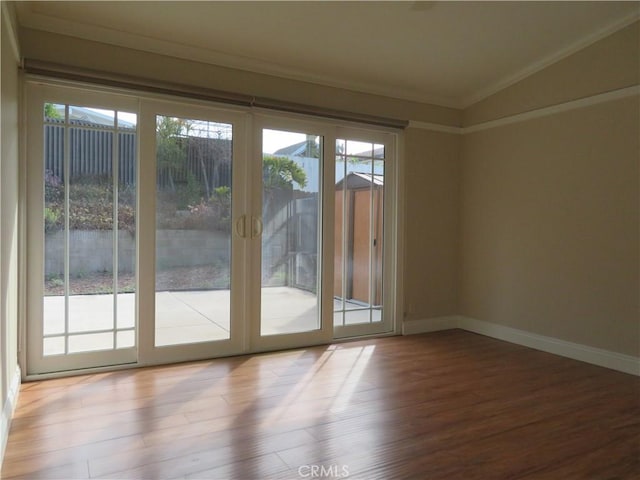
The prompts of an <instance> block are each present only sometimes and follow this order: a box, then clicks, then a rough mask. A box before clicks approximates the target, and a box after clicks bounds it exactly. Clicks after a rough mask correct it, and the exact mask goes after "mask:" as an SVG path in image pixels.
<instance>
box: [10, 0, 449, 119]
mask: <svg viewBox="0 0 640 480" xmlns="http://www.w3.org/2000/svg"><path fill="white" fill-rule="evenodd" d="M19 16H20V24H21V25H22V26H23V27H25V28H30V29H33V30H40V31H45V32H49V33H55V34H58V35H65V36H69V37H74V38H81V39H85V40H90V41H94V42H99V43H106V44H109V45H115V46H118V47H123V48H129V49H133V50H139V51H145V52H149V53H154V54H158V55H165V56H170V57H176V58H180V59H184V60H191V61H195V62H199V63H204V64H210V65H216V66H220V67H224V68H232V69H236V70H243V71H248V72H252V73H258V74H263V75H270V76H276V77H281V78H287V79H290V80H296V81H300V82H306V83H313V84H318V85H322V86H326V87H334V88H340V89H343V90H350V91H353V92H355V93H364V94H370V95H379V96H384V97H391V98H396V99H399V100H408V101H412V102H419V103H427V104H432V105H437V106H441V107H448V108H460V107H461V104H460V102H459V101H457V100H456V99H454V98H448V97H439V96H431V95H425V94H423V93H422V92H419V91H416V90H410V89H405V88H398V87H390V86H383V85H377V84H374V83H369V82H358V81H350V80H339V79H336V78H335V77H332V76H328V75H320V74H317V73H313V72H308V71H304V70H301V69H297V68H291V67H287V66H284V65H278V64H275V63H273V62H271V61H269V62H267V61H264V60H259V59H256V58H252V57H245V56H240V55H230V54H226V53H223V52H219V51H217V50H213V49H208V48H201V47H194V46H192V45H186V44H181V43H178V42H175V41H167V40H162V39H158V38H154V37H147V36H144V35H138V34H133V33H130V32H124V31H120V30H117V29H113V28H105V27H100V26H95V25H89V24H82V23H77V22H72V21H69V20H66V19H62V18H58V17H52V16H49V15H43V14H40V13H35V12H32V11H31V10H30V7H29V6H28V3H26V4H25V5H22V6H21V7H19Z"/></svg>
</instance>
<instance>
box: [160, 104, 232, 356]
mask: <svg viewBox="0 0 640 480" xmlns="http://www.w3.org/2000/svg"><path fill="white" fill-rule="evenodd" d="M232 141H233V135H232V125H229V124H224V123H217V122H208V121H202V120H194V119H185V118H176V117H167V116H157V117H156V151H157V170H156V181H157V197H156V228H157V231H156V335H155V344H156V345H158V346H159V345H173V344H180V343H196V342H205V341H212V340H222V339H228V338H230V318H231V307H230V305H231V304H230V281H231V273H230V267H231V218H232V206H231V187H232V183H231V180H232Z"/></svg>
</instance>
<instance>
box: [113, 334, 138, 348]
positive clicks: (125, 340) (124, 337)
mask: <svg viewBox="0 0 640 480" xmlns="http://www.w3.org/2000/svg"><path fill="white" fill-rule="evenodd" d="M135 343H136V333H135V332H134V331H133V330H125V331H123V332H122V331H121V332H117V333H116V348H130V347H133V346H135Z"/></svg>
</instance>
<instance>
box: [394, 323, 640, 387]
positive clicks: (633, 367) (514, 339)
mask: <svg viewBox="0 0 640 480" xmlns="http://www.w3.org/2000/svg"><path fill="white" fill-rule="evenodd" d="M452 328H460V329H462V330H466V331H468V332H473V333H478V334H480V335H485V336H487V337H492V338H496V339H498V340H504V341H507V342H511V343H515V344H517V345H522V346H525V347H529V348H534V349H536V350H541V351H543V352H548V353H553V354H555V355H560V356H562V357H567V358H572V359H574V360H580V361H582V362H587V363H591V364H593V365H598V366H600V367H605V368H610V369H612V370H618V371H620V372H624V373H630V374H632V375H637V376H640V358H639V357H634V356H631V355H624V354H621V353H617V352H612V351H610V350H604V349H601V348H596V347H590V346H588V345H581V344H579V343H573V342H567V341H565V340H560V339H557V338H553V337H546V336H544V335H538V334H535V333H531V332H527V331H525V330H519V329H517V328H511V327H505V326H504V325H498V324H496V323H491V322H485V321H483V320H476V319H475V318H470V317H464V316H449V317H436V318H427V319H422V320H408V321H406V322H404V325H403V329H402V333H403V335H412V334H417V333H427V332H435V331H439V330H448V329H452Z"/></svg>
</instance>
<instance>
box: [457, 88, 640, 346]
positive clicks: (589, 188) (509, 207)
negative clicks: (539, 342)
mask: <svg viewBox="0 0 640 480" xmlns="http://www.w3.org/2000/svg"><path fill="white" fill-rule="evenodd" d="M639 108H640V104H639V101H638V97H635V98H633V97H632V98H626V99H621V100H617V101H611V102H607V103H603V104H599V105H594V106H590V107H586V108H580V109H575V110H571V111H567V112H563V113H559V114H556V115H553V116H548V117H544V118H539V119H536V120H529V121H526V122H521V123H516V124H512V125H508V126H504V127H500V128H493V129H490V130H486V131H483V132H477V133H473V134H470V135H466V136H465V137H464V139H463V154H462V157H463V181H462V192H463V195H462V198H463V200H462V243H463V246H462V253H461V261H462V263H461V264H462V266H463V269H462V281H461V285H460V287H461V312H462V313H463V314H464V315H466V316H470V317H473V318H476V319H479V320H485V321H489V322H493V323H497V324H500V325H505V326H509V327H514V328H518V329H522V330H525V331H528V332H533V333H537V334H541V335H546V336H550V337H555V338H559V339H562V340H567V341H571V342H576V343H580V344H584V345H589V346H594V347H599V348H603V349H607V350H611V351H614V352H619V353H623V354H629V355H635V356H638V355H639V354H640V351H639V345H638V342H639V339H640V323H639V297H638V296H639V292H640V283H639V279H638V266H639V265H640V263H639V262H640V257H639V253H638V251H639V245H640V239H639V236H638V232H639V218H640V211H639V208H638V201H639V198H640V197H639V194H640V192H639V187H638V181H639V174H640V170H639V158H640V157H639V154H640V149H639V140H638V138H639V137H638V135H639V132H640V119H639V112H640V110H639Z"/></svg>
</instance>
